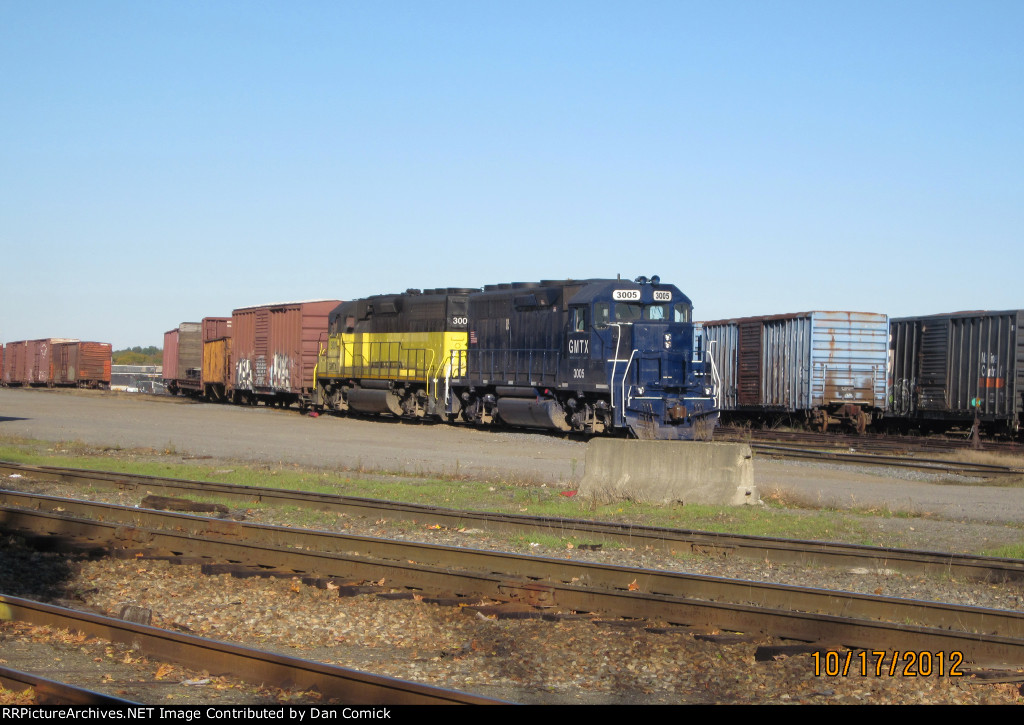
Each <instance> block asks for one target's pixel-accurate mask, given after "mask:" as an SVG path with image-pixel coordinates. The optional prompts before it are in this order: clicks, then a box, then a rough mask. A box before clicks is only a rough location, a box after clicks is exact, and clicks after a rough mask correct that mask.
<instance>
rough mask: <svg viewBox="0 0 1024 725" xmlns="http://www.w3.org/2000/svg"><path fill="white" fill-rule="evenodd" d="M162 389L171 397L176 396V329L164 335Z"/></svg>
mask: <svg viewBox="0 0 1024 725" xmlns="http://www.w3.org/2000/svg"><path fill="white" fill-rule="evenodd" d="M162 375H163V381H164V387H165V388H167V392H168V393H170V394H171V395H177V394H178V383H177V380H178V328H177V327H175V328H174V329H173V330H168V331H167V332H165V333H164V362H163V373H162Z"/></svg>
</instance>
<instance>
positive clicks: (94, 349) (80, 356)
mask: <svg viewBox="0 0 1024 725" xmlns="http://www.w3.org/2000/svg"><path fill="white" fill-rule="evenodd" d="M112 347H113V346H112V345H111V344H110V343H109V342H79V341H77V340H75V341H70V342H56V343H54V345H53V351H52V353H51V356H50V366H51V371H52V373H51V379H52V380H53V384H54V385H56V386H74V387H78V388H98V389H104V390H109V389H110V362H111V361H110V357H111V352H112Z"/></svg>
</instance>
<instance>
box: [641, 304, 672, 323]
mask: <svg viewBox="0 0 1024 725" xmlns="http://www.w3.org/2000/svg"><path fill="white" fill-rule="evenodd" d="M644 319H647V320H652V321H654V322H659V321H661V320H667V319H668V305H650V306H649V307H648V308H647V314H646V315H644Z"/></svg>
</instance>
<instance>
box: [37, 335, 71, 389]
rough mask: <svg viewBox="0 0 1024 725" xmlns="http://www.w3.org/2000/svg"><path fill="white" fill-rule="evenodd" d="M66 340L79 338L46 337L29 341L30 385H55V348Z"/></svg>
mask: <svg viewBox="0 0 1024 725" xmlns="http://www.w3.org/2000/svg"><path fill="white" fill-rule="evenodd" d="M65 342H78V340H75V339H73V338H70V337H44V338H42V339H41V340H28V341H27V349H26V360H25V364H26V372H27V373H28V381H27V382H28V384H29V385H35V386H44V385H45V386H46V387H53V385H54V379H53V349H54V346H55V345H58V344H60V343H65Z"/></svg>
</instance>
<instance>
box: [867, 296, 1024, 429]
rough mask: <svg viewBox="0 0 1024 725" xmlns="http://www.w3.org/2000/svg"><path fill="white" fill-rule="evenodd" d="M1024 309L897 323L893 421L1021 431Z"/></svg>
mask: <svg viewBox="0 0 1024 725" xmlns="http://www.w3.org/2000/svg"><path fill="white" fill-rule="evenodd" d="M1022 323H1024V310H1006V311H1001V312H989V311H982V312H954V313H948V314H940V315H928V316H922V317H901V318H897V319H893V320H892V324H891V326H890V333H891V334H890V337H891V340H890V347H891V357H892V367H891V370H890V379H889V411H888V417H887V420H889V421H891V422H892V423H893V424H894V426H895V427H898V428H902V429H906V428H911V427H917V428H922V429H925V430H932V431H944V430H947V429H949V428H951V427H954V426H959V427H963V428H967V427H970V426H972V425H973V424H974V421H975V420H977V421H978V425H979V427H982V428H986V429H987V430H989V431H990V432H993V433H1003V434H1009V435H1015V434H1017V433H1018V432H1019V431H1020V429H1021V425H1022V423H1024V336H1022V335H1021V331H1020V330H1021V324H1022Z"/></svg>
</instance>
